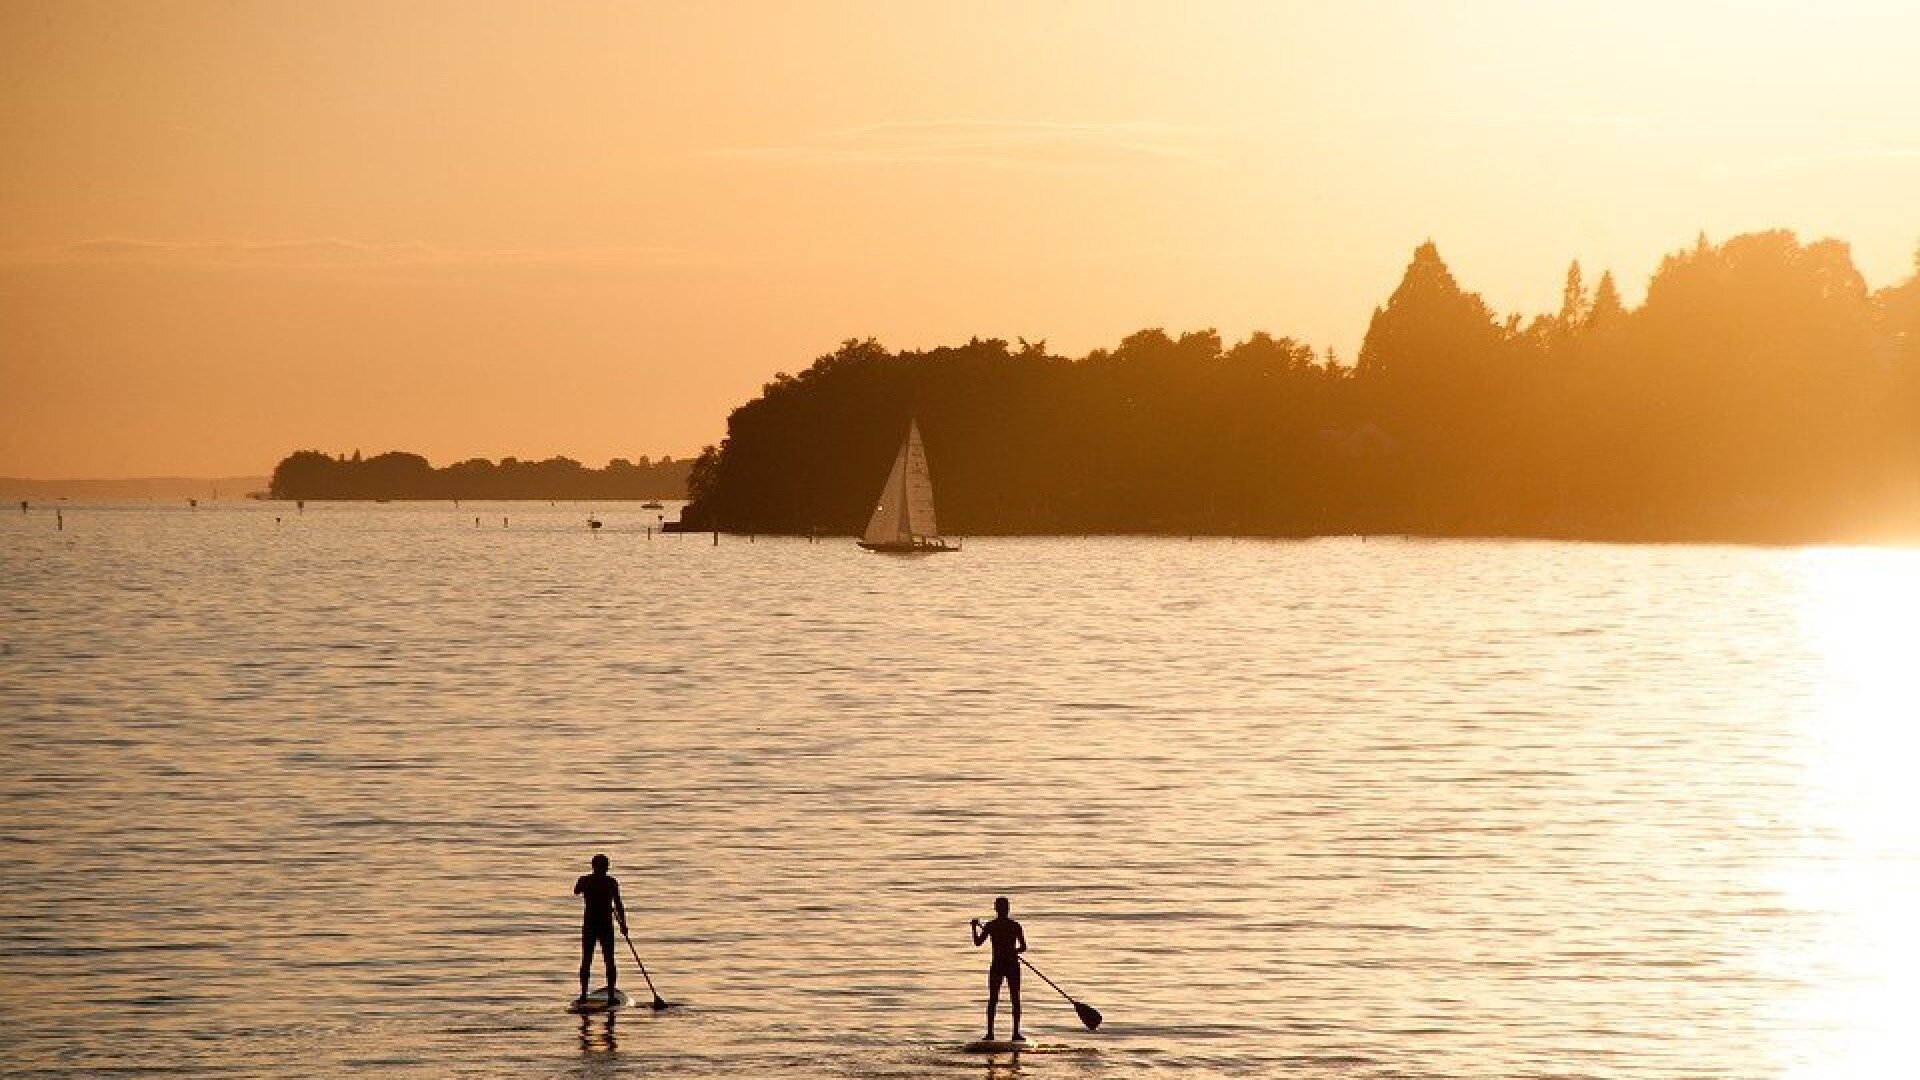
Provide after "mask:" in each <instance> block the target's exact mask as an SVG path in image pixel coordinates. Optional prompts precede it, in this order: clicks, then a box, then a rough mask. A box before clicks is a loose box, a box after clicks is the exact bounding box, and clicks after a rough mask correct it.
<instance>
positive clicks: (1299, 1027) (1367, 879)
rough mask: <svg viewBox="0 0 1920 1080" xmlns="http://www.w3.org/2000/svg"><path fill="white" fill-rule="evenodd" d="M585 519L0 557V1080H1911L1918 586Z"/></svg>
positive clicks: (1332, 544)
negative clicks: (1000, 896) (647, 1004)
mask: <svg viewBox="0 0 1920 1080" xmlns="http://www.w3.org/2000/svg"><path fill="white" fill-rule="evenodd" d="M588 509H589V508H587V507H576V506H567V505H562V506H558V507H551V506H547V505H545V504H541V505H537V506H536V505H508V506H499V505H488V506H484V507H482V508H481V509H479V510H477V511H476V510H475V509H474V508H473V507H472V506H467V507H464V508H460V509H455V508H452V507H449V506H444V505H438V506H432V505H401V504H395V505H389V506H366V507H347V506H332V505H328V506H313V507H309V508H308V509H307V510H306V512H305V513H303V514H302V513H295V512H294V511H293V509H292V508H290V507H284V506H275V505H269V504H257V505H220V506H211V507H208V506H203V507H201V508H200V509H199V510H198V511H190V510H189V509H187V508H186V507H185V506H179V507H174V506H166V507H153V506H144V507H135V506H126V507H108V506H84V505H68V506H67V507H65V510H64V519H65V529H64V530H63V531H56V530H55V528H54V522H53V517H52V513H51V511H50V510H43V509H41V508H38V507H36V508H35V509H34V510H33V511H32V512H31V513H25V514H23V513H20V512H19V511H18V509H17V507H16V508H12V509H9V510H8V511H7V512H6V513H5V514H4V515H0V600H3V601H4V607H3V608H0V649H3V653H0V740H4V743H3V745H0V751H3V760H0V1028H3V1030H0V1042H4V1053H0V1058H3V1059H4V1063H3V1064H0V1070H4V1071H6V1072H7V1073H8V1074H12V1075H80V1074H85V1075H99V1076H112V1075H118V1074H125V1075H134V1074H138V1075H143V1076H146V1075H167V1074H170V1073H172V1074H178V1075H183V1076H195V1077H201V1076H205V1077H252V1076H281V1075H311V1076H346V1077H352V1076H381V1077H387V1076H399V1077H442V1076H487V1077H548V1076H562V1077H571V1076H590V1077H601V1076H639V1075H653V1076H675V1077H689V1076H708V1075H711V1076H772V1077H779V1076H824V1077H919V1076H932V1077H941V1076H968V1075H974V1076H978V1075H982V1074H987V1075H992V1076H1003V1077H1007V1076H1016V1075H1018V1076H1031V1077H1035V1078H1042V1080H1045V1078H1054V1077H1058V1078H1077V1077H1085V1078H1090V1080H1091V1078H1106V1077H1121V1076H1139V1075H1147V1074H1159V1075H1169V1076H1196V1077H1198V1076H1214V1075H1254V1076H1292V1077H1340V1078H1347V1080H1354V1078H1374V1077H1476V1078H1478V1077H1514V1076H1537V1077H1702V1078H1705V1077H1713V1078H1745V1077H1790V1076H1796V1077H1797V1076H1842V1075H1844V1076H1862V1077H1865V1076H1895V1075H1911V1074H1912V1069H1911V1056H1910V1054H1909V1053H1908V1050H1907V1034H1908V1027H1909V1025H1910V1024H1911V1021H1912V1016H1913V1011H1912V1008H1913V1003H1914V1002H1915V1001H1916V1000H1920V977H1917V976H1916V971H1915V967H1916V961H1920V933H1916V931H1915V930H1914V929H1913V927H1912V925H1911V923H1912V919H1913V914H1912V913H1913V911H1914V903H1913V897H1914V896H1915V895H1920V824H1917V823H1920V799H1917V798H1916V796H1915V795H1914V794H1913V791H1914V789H1915V788H1916V785H1915V783H1914V782H1913V780H1912V779H1911V773H1912V770H1913V768H1914V767H1915V763H1916V760H1917V758H1920V756H1917V755H1916V754H1915V751H1916V749H1920V737H1916V735H1915V733H1914V731H1915V724H1916V723H1917V722H1920V688H1917V684H1916V676H1915V669H1916V667H1917V666H1920V665H1917V664H1916V660H1920V624H1917V623H1916V619H1920V616H1917V615H1916V612H1917V611H1920V553H1915V552H1910V551H1871V550H1831V549H1830V550H1785V549H1741V548H1695V547H1631V546H1600V545H1592V546H1580V545H1561V544H1543V543H1491V542H1489V543H1469V542H1418V541H1406V540H1375V541H1371V542H1362V541H1360V540H1357V539H1338V540H1322V541H1313V542H1304V543H1295V542H1272V541H1253V540H1241V541H1231V540H1199V541H1194V542H1186V541H1180V540H1157V539H1155V540H1148V539H1020V540H1013V539H981V540H977V541H973V542H970V543H968V544H967V545H966V548H965V550H964V551H963V552H962V553H960V554H958V555H947V556H941V557H938V558H931V559H890V558H885V557H879V556H871V555H867V554H864V553H862V552H860V551H859V550H857V549H856V548H854V547H853V545H852V544H851V543H850V542H848V541H844V540H836V541H831V542H824V541H823V542H821V543H819V544H809V543H806V542H804V541H796V540H769V539H765V538H762V539H760V540H758V541H757V542H752V543H750V542H748V540H747V539H746V538H733V537H723V538H722V540H721V542H720V544H719V545H718V546H717V547H716V546H714V545H713V543H712V542H711V540H710V539H709V538H708V537H705V536H691V537H657V536H656V537H651V538H650V537H649V536H648V535H647V534H646V532H645V530H644V526H645V525H647V524H650V523H652V522H653V521H654V520H655V519H654V516H653V514H652V513H651V512H646V511H641V510H637V509H635V510H608V508H605V507H601V508H597V509H599V510H601V511H603V512H604V513H603V517H604V519H605V520H606V522H607V528H605V529H604V530H602V531H601V532H599V533H597V534H595V533H591V532H589V531H588V530H587V528H586V527H585V517H586V514H587V512H588ZM476 512H477V513H479V514H480V524H479V526H478V527H476V526H475V524H474V522H473V516H474V514H475V513H476ZM276 515H278V516H280V517H281V518H282V519H283V520H282V521H281V522H280V523H278V524H276V523H275V516H276ZM502 515H506V516H507V517H508V518H509V521H508V523H507V526H508V527H502V523H501V520H500V519H501V516H502ZM602 850H604V851H606V852H608V853H609V854H611V855H612V857H613V861H614V873H615V874H616V875H617V876H618V877H619V878H620V879H621V881H622V883H623V886H624V890H625V892H626V895H627V897H628V903H629V905H630V908H631V909H632V912H633V916H634V918H633V930H634V937H635V943H636V944H637V945H638V947H639V948H640V950H641V954H642V956H643V957H644V958H645V959H646V960H647V962H648V968H649V970H650V971H651V972H652V974H653V975H654V978H655V981H656V983H657V985H658V987H659V990H660V992H661V993H662V994H663V995H664V996H666V997H667V998H669V999H670V1000H673V1001H675V1002H683V1003H685V1007H684V1008H682V1009H675V1010H673V1011H670V1012H667V1013H664V1014H660V1015H654V1014H652V1013H650V1012H647V1011H645V1010H634V1011H629V1012H627V1013H624V1014H621V1015H619V1016H618V1017H617V1018H616V1019H614V1020H611V1021H609V1020H607V1019H605V1018H594V1019H587V1020H584V1021H583V1020H582V1019H581V1018H579V1017H575V1016H571V1015H568V1014H567V1013H566V1012H564V1011H563V1010H562V1006H563V1005H564V1003H565V1002H566V1000H567V999H568V998H569V997H570V996H571V994H572V993H573V991H574V976H573V969H574V966H575V964H576V963H577V955H578V953H577V947H578V946H577V941H578V938H577V925H578V918H579V916H578V906H577V905H578V902H577V901H576V900H575V899H574V898H573V897H572V896H571V895H570V890H571V886H572V883H573V879H574V877H575V876H576V875H578V874H579V873H581V872H583V871H584V869H585V862H586V859H587V857H588V856H589V855H591V854H592V853H593V852H595V851H602ZM1002 892H1004V893H1006V894H1008V895H1010V896H1011V897H1012V898H1013V902H1014V914H1015V915H1016V917H1018V918H1020V919H1022V920H1023V921H1024V923H1025V925H1026V928H1027V934H1028V938H1029V940H1030V942H1031V944H1032V952H1031V953H1030V954H1029V956H1030V957H1031V959H1033V960H1034V961H1035V962H1036V963H1037V964H1039V965H1040V967H1041V968H1042V969H1043V970H1045V971H1046V972H1047V974H1049V975H1051V976H1053V977H1054V979H1055V980H1056V981H1058V982H1059V983H1060V984H1061V985H1062V986H1063V987H1065V988H1066V989H1067V990H1068V991H1070V992H1072V993H1073V994H1075V995H1076V996H1078V997H1080V998H1082V999H1083V1000H1085V1001H1087V1002H1089V1003H1091V1004H1093V1005H1096V1006H1098V1007H1099V1008H1100V1010H1101V1011H1102V1012H1103V1013H1105V1014H1106V1017H1107V1022H1106V1024H1105V1025H1103V1026H1102V1027H1101V1029H1100V1030H1099V1031H1098V1032H1093V1033H1089V1032H1086V1031H1083V1030H1081V1029H1080V1028H1079V1026H1078V1025H1077V1023H1076V1022H1075V1019H1074V1015H1073V1012H1072V1010H1071V1009H1070V1008H1069V1007H1068V1006H1067V1005H1066V1004H1065V1003H1064V1002H1062V1001H1061V1000H1060V999H1059V998H1057V997H1055V996H1053V995H1052V993H1051V991H1049V990H1048V989H1047V988H1046V987H1045V986H1044V985H1043V984H1041V983H1040V982H1038V981H1037V980H1033V979H1031V978H1030V979H1029V980H1028V982H1027V987H1026V989H1027V995H1028V1004H1027V1010H1028V1027H1029V1028H1030V1030H1031V1033H1032V1034H1033V1035H1035V1036H1036V1037H1037V1038H1040V1039H1043V1040H1046V1041H1048V1042H1049V1043H1053V1044H1055V1045H1057V1046H1060V1047H1062V1048H1063V1049H1066V1050H1069V1051H1073V1052H1069V1053H1062V1054H1057V1055H1044V1056H1036V1055H1026V1056H1023V1057H1022V1058H1021V1059H1020V1060H1018V1061H1017V1062H1010V1061H1006V1060H1000V1059H982V1058H977V1057H968V1056H964V1055H959V1054H956V1053H954V1052H952V1047H953V1046H954V1045H955V1044H957V1043H959V1042H961V1041H963V1040H965V1039H968V1038H972V1037H974V1036H976V1035H977V1034H978V1031H979V1029H980V1027H981V1026H982V1018H981V1005H982V1003H983V1001H984V989H985V988H984V970H985V957H984V955H983V953H982V952H979V951H976V950H974V949H972V948H970V947H969V945H968V940H967V920H968V919H969V918H971V917H974V916H977V915H986V914H989V904H990V902H991V899H992V897H993V896H994V895H995V894H996V893H1002ZM622 959H623V960H625V959H626V958H625V956H624V954H623V957H622ZM622 983H623V985H624V986H627V987H628V988H630V989H633V990H637V991H643V990H644V987H642V986H641V985H640V981H639V978H638V973H637V972H635V971H633V970H632V966H631V964H630V963H628V964H627V966H626V967H625V968H624V969H623V977H622ZM1003 1025H1004V1021H1003ZM1002 1031H1003V1033H1004V1031H1005V1028H1004V1026H1003V1027H1002Z"/></svg>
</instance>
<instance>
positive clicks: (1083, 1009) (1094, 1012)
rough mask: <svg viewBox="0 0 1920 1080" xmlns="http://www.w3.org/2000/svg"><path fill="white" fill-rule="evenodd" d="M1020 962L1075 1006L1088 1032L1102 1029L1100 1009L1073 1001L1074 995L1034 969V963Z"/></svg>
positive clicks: (1044, 973)
mask: <svg viewBox="0 0 1920 1080" xmlns="http://www.w3.org/2000/svg"><path fill="white" fill-rule="evenodd" d="M1020 962H1021V963H1023V964H1025V965H1027V969H1028V970H1030V971H1032V972H1033V973H1034V974H1035V975H1038V976H1040V981H1041V982H1044V983H1046V984H1047V985H1048V986H1051V987H1053V992H1054V993H1056V994H1059V995H1060V996H1061V997H1063V998H1066V999H1067V1004H1069V1005H1071V1006H1073V1011H1074V1012H1076V1013H1079V1014H1080V1022H1081V1023H1083V1024H1085V1025H1087V1030H1088V1031H1093V1030H1096V1029H1098V1028H1099V1027H1100V1010H1099V1009H1096V1008H1094V1007H1093V1006H1091V1005H1088V1004H1086V1003H1085V1002H1080V1001H1075V1000H1073V995H1072V994H1069V993H1067V992H1066V991H1065V990H1062V989H1060V984H1059V983H1056V982H1054V981H1053V980H1052V979H1049V978H1047V973H1046V972H1044V971H1041V970H1040V969H1039V968H1037V967H1034V966H1033V961H1031V960H1029V959H1027V958H1026V957H1024V956H1023V957H1021V958H1020Z"/></svg>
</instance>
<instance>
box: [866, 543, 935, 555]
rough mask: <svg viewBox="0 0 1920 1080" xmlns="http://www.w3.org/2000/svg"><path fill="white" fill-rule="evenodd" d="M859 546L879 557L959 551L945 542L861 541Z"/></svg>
mask: <svg viewBox="0 0 1920 1080" xmlns="http://www.w3.org/2000/svg"><path fill="white" fill-rule="evenodd" d="M860 546H861V547H863V548H866V549H867V550H868V551H871V552H875V553H877V554H880V555H938V554H940V553H941V552H943V551H959V550H960V548H959V546H958V545H956V544H949V543H947V542H946V541H945V540H935V541H931V542H929V541H925V540H921V541H902V542H900V543H892V542H886V541H882V542H869V541H866V540H862V541H860Z"/></svg>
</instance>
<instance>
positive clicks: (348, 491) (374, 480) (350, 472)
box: [268, 450, 693, 500]
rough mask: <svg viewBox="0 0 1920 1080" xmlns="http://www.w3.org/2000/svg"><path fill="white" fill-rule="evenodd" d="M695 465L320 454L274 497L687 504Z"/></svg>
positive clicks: (302, 463) (295, 464) (667, 460)
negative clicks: (439, 461) (443, 462)
mask: <svg viewBox="0 0 1920 1080" xmlns="http://www.w3.org/2000/svg"><path fill="white" fill-rule="evenodd" d="M692 466H693V462H692V461H691V460H683V461H675V460H674V459H673V458H671V457H663V458H661V459H660V460H659V461H650V460H648V459H647V458H645V457H642V458H641V459H640V460H639V461H627V460H626V459H624V458H615V459H614V460H613V461H611V462H609V463H608V464H607V467H606V468H604V469H591V468H588V467H586V466H584V465H582V464H580V463H579V462H577V461H574V460H573V459H571V458H564V457H555V458H548V459H547V460H545V461H519V460H517V459H515V458H502V459H501V460H500V463H499V464H497V465H496V464H494V463H493V462H491V461H488V460H487V459H486V458H473V459H471V460H468V461H462V462H459V463H457V464H453V465H448V466H445V467H443V468H438V469H436V468H434V467H433V465H432V464H431V463H430V462H428V461H427V459H426V458H423V457H421V456H420V455H419V454H408V453H402V452H398V451H395V452H391V453H385V454H375V455H374V456H372V457H369V458H362V457H361V456H360V452H359V451H358V450H356V451H354V452H353V455H352V456H351V457H348V456H345V455H342V456H339V457H335V456H331V455H328V454H323V453H320V452H319V451H317V450H302V451H300V452H298V453H295V454H290V455H288V456H287V457H286V458H285V459H284V460H282V461H281V462H280V464H278V465H276V466H274V470H273V479H272V481H271V482H270V483H269V485H268V494H269V495H271V496H272V497H273V498H276V499H316V500H318V499H609V500H611V499H682V498H685V497H686V491H687V474H688V472H689V470H690V469H691V468H692Z"/></svg>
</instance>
